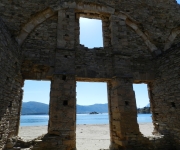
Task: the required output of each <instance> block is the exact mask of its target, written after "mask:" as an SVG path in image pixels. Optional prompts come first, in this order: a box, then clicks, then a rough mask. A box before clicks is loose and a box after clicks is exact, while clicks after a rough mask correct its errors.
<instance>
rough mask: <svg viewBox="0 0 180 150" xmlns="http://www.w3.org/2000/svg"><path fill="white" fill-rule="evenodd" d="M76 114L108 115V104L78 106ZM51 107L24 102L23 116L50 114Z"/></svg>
mask: <svg viewBox="0 0 180 150" xmlns="http://www.w3.org/2000/svg"><path fill="white" fill-rule="evenodd" d="M76 109H77V111H76V113H78V114H85V113H90V112H93V111H96V112H98V113H108V104H94V105H89V106H82V105H77V106H76ZM48 113H49V105H47V104H44V103H39V102H33V101H31V102H23V104H22V110H21V115H38V114H48Z"/></svg>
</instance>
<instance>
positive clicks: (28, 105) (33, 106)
mask: <svg viewBox="0 0 180 150" xmlns="http://www.w3.org/2000/svg"><path fill="white" fill-rule="evenodd" d="M48 112H49V105H47V104H44V103H39V102H33V101H32V102H23V103H22V109H21V115H38V114H48Z"/></svg>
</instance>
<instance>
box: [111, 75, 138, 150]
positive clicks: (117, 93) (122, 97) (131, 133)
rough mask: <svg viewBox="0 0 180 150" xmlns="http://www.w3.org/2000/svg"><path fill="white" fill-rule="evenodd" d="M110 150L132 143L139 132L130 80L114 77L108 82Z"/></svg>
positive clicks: (122, 147) (123, 147)
mask: <svg viewBox="0 0 180 150" xmlns="http://www.w3.org/2000/svg"><path fill="white" fill-rule="evenodd" d="M108 97H109V98H108V99H109V115H110V136H111V145H110V149H111V150H119V149H125V148H126V147H129V146H130V145H133V144H134V142H135V141H136V139H137V137H138V135H140V132H139V126H138V123H137V108H136V100H135V94H134V91H133V87H132V80H131V79H129V78H115V79H113V80H112V81H110V82H109V83H108Z"/></svg>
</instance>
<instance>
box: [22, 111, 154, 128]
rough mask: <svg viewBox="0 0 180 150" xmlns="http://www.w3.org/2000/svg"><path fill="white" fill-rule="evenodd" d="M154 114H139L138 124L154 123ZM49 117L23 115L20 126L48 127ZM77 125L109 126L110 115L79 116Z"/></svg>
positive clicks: (77, 116)
mask: <svg viewBox="0 0 180 150" xmlns="http://www.w3.org/2000/svg"><path fill="white" fill-rule="evenodd" d="M151 116H152V114H138V117H137V121H138V123H152V118H151ZM48 120H49V115H21V118H20V126H46V125H48ZM76 124H109V115H108V113H102V114H77V115H76Z"/></svg>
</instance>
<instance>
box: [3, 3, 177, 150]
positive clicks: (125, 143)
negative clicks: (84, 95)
mask: <svg viewBox="0 0 180 150" xmlns="http://www.w3.org/2000/svg"><path fill="white" fill-rule="evenodd" d="M69 2H70V3H68V4H66V3H64V1H58V2H57V1H56V0H52V1H43V2H42V1H37V0H36V1H35V0H33V1H31V2H23V1H21V2H19V3H16V2H10V1H5V0H3V1H2V2H1V4H0V17H1V18H2V19H3V21H4V22H5V24H6V26H7V28H6V27H5V25H4V24H3V23H2V24H1V25H2V28H1V30H2V31H1V30H0V31H1V32H3V33H4V34H1V35H0V36H1V38H2V40H1V45H3V46H2V48H1V53H2V54H3V56H4V54H5V56H7V57H8V58H9V56H8V55H11V57H12V56H13V57H12V58H13V59H5V58H6V57H2V55H1V58H3V59H2V60H3V61H2V62H4V63H1V64H0V65H1V66H3V67H4V66H5V65H4V64H8V67H4V68H5V69H2V70H3V72H2V75H3V78H1V80H0V81H1V82H2V83H3V84H2V85H4V84H5V85H6V86H2V87H3V88H1V90H3V91H2V93H3V94H5V92H4V91H6V92H7V91H8V92H9V93H8V95H10V96H12V98H14V99H13V100H12V98H10V97H9V98H8V101H5V99H7V96H5V97H6V98H5V97H4V95H3V94H2V95H3V96H1V97H2V100H1V101H2V104H3V106H2V109H1V113H0V115H1V120H2V121H1V122H0V124H1V128H0V131H1V135H2V136H1V137H0V138H1V142H0V145H1V147H2V146H3V145H4V143H5V141H6V140H7V138H10V137H13V136H15V135H17V133H18V126H19V113H20V108H21V101H22V90H21V87H22V86H23V85H22V83H23V82H22V78H23V80H25V79H32V80H50V81H51V93H50V119H49V125H48V134H46V135H45V136H44V137H42V139H41V140H42V142H38V143H35V144H36V146H34V149H36V150H37V149H39V150H42V149H66V150H68V149H71V150H73V149H75V145H76V142H75V140H76V139H75V128H76V124H75V120H76V116H75V114H76V113H75V105H76V98H75V97H76V92H75V90H76V81H103V82H107V83H108V97H109V98H108V99H109V100H108V103H109V115H110V133H111V145H110V148H111V150H116V149H121V148H122V149H123V148H127V149H131V148H132V147H133V150H135V149H138V150H139V149H142V150H143V149H147V147H148V148H149V149H152V150H155V149H158V150H159V149H163V150H166V149H167V150H168V149H172V148H173V149H178V148H179V145H180V144H179V138H180V136H179V129H178V126H179V119H178V118H179V117H178V106H179V104H178V100H179V93H178V91H179V81H180V80H179V58H178V56H179V47H178V46H174V47H172V48H171V49H169V48H170V47H171V45H172V44H174V45H178V44H177V43H179V42H180V41H179V38H178V37H179V35H178V34H179V33H180V29H179V26H178V25H179V22H180V17H179V16H180V15H177V14H179V13H180V6H179V5H177V4H176V1H174V0H162V1H161V2H160V1H156V0H154V1H149V0H146V1H138V2H137V1H125V0H121V1H117V0H113V1H108V0H106V1H105V0H103V1H102V0H100V1H88V0H87V1H83V2H82V1H76V2H79V3H77V4H78V9H76V14H75V11H74V9H73V8H70V9H61V7H62V6H63V7H67V6H68V7H69V6H71V7H74V3H72V1H69ZM83 3H84V4H85V5H86V6H87V7H84V4H83ZM100 5H102V6H103V7H99V6H100ZM109 6H110V7H109ZM83 7H84V8H83ZM111 7H113V8H115V9H116V11H115V12H114V9H113V8H111ZM15 8H16V9H15ZM94 8H96V9H97V10H98V11H100V13H99V12H98V11H97V10H96V9H94ZM137 8H138V9H137ZM86 9H88V10H89V9H90V10H89V11H90V12H91V11H92V13H89V12H88V11H87V10H86ZM104 11H105V13H104ZM22 12H24V13H22ZM93 12H94V13H93ZM79 16H84V17H90V18H99V19H102V23H103V40H104V48H94V49H91V50H89V49H88V48H87V47H85V46H83V45H80V44H79V21H78V20H79ZM6 31H10V33H8V34H7V36H6V37H3V35H6V34H5V32H6ZM6 33H7V32H6ZM5 39H6V40H8V42H9V43H10V44H8V50H9V51H5V49H7V48H5V47H4V42H3V41H4V40H5ZM15 39H16V40H17V42H18V44H19V47H18V46H17V44H16V42H14V41H15ZM158 50H161V51H162V52H163V51H167V52H163V53H165V54H162V55H160V56H158V57H156V58H154V56H156V55H159V51H158ZM7 52H9V53H7ZM19 52H20V53H19ZM168 59H169V61H168ZM7 60H8V62H7ZM21 61H22V64H21ZM14 64H16V66H15V68H16V69H15V70H14V66H13V65H14ZM12 68H13V69H12ZM7 69H9V70H7ZM13 71H14V72H13ZM7 73H8V74H7ZM21 73H22V78H21ZM9 74H10V75H9ZM17 75H18V76H17ZM14 77H15V79H14ZM11 78H13V79H14V80H12V79H11ZM6 79H8V81H6V82H9V86H7V85H8V84H6V83H5V80H6ZM12 83H13V84H12ZM133 83H147V84H148V88H149V97H150V102H151V107H152V111H153V123H154V127H155V129H154V134H163V135H164V138H160V139H152V140H149V139H148V138H145V137H143V136H142V135H141V133H140V132H139V127H138V124H137V110H136V101H135V95H134V91H133V88H132V84H133ZM11 85H13V87H11ZM6 88H8V90H6ZM9 89H12V91H10V90H9ZM10 93H11V94H10ZM11 101H12V103H11ZM9 103H10V104H9ZM162 103H163V105H160V104H162ZM11 107H12V108H11ZM6 108H8V109H9V110H10V111H9V112H7V110H8V109H6ZM164 110H167V111H164ZM9 116H10V117H12V116H13V120H12V121H13V122H11V120H10V119H9ZM64 116H66V117H64ZM8 121H9V126H8V125H7V124H8ZM5 122H7V123H5ZM4 128H6V130H4ZM53 135H58V136H53ZM171 137H173V138H171Z"/></svg>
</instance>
